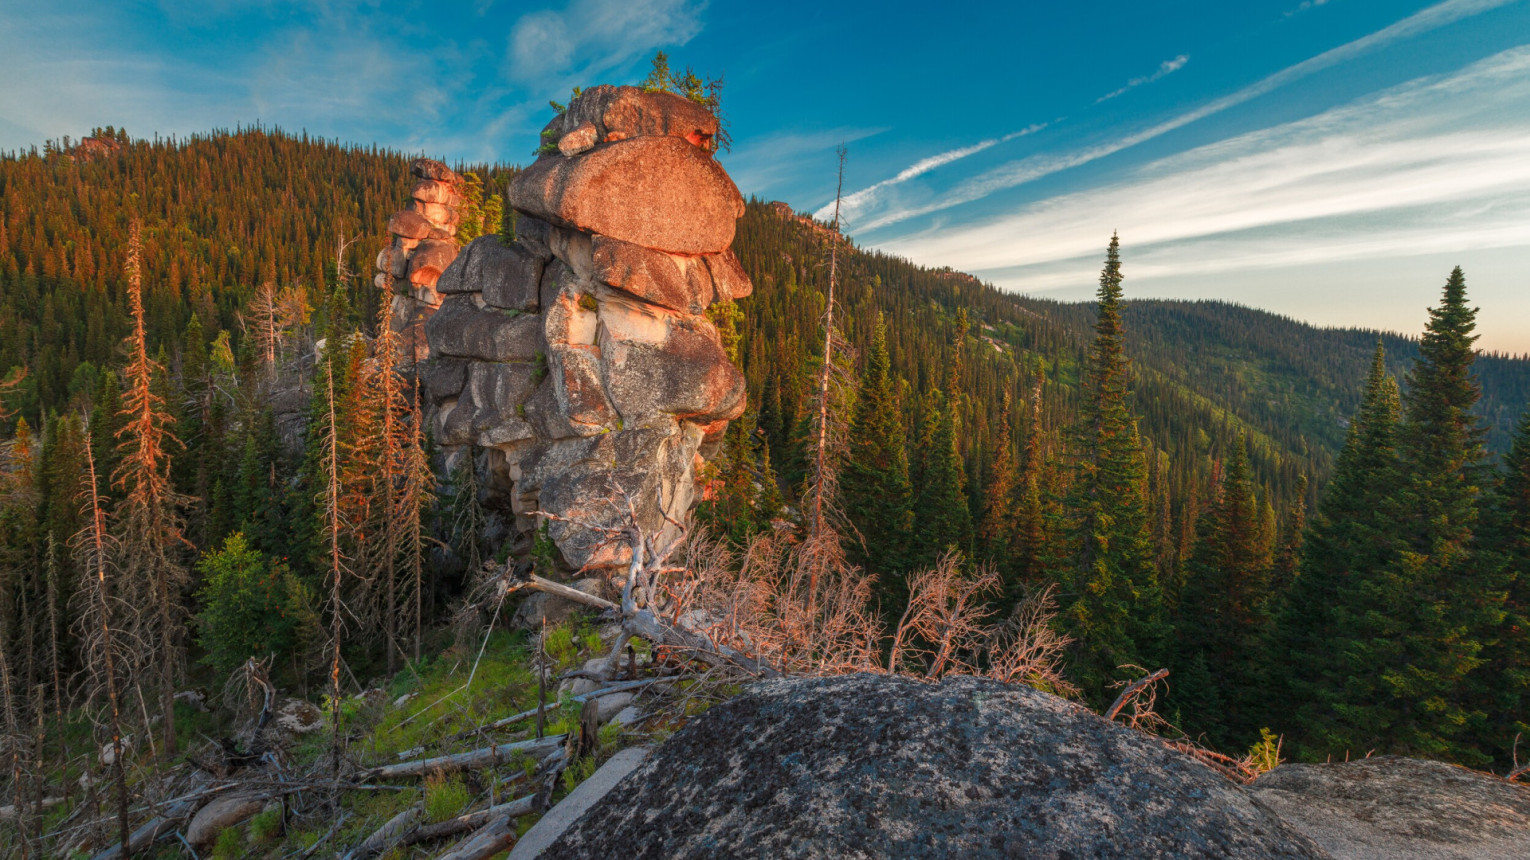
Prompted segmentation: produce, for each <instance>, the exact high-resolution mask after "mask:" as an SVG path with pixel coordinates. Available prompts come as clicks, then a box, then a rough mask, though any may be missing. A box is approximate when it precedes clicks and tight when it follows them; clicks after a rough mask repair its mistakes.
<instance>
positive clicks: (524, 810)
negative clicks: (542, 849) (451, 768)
mask: <svg viewBox="0 0 1530 860" xmlns="http://www.w3.org/2000/svg"><path fill="white" fill-rule="evenodd" d="M535 801H536V795H534V794H531V795H527V796H525V797H522V798H520V799H519V800H512V801H510V802H509V803H501V804H499V805H498V806H491V807H489V808H488V809H481V810H479V811H477V812H469V813H467V814H466V815H459V816H457V817H456V818H448V819H446V820H445V821H442V822H438V823H436V824H426V825H422V826H420V827H416V828H415V829H414V830H411V831H410V832H408V833H406V834H404V837H403V838H402V839H400V840H399V844H400V845H418V844H419V843H421V842H434V841H435V840H437V839H445V838H446V837H448V836H456V835H457V834H459V833H466V832H468V831H469V830H477V829H479V828H481V827H483V826H484V825H486V824H490V823H492V822H493V821H494V819H495V818H497V817H499V816H505V817H507V818H512V819H514V818H519V817H521V816H522V815H530V814H531V813H533V812H536V811H537V808H536V803H535Z"/></svg>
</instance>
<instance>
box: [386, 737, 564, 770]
mask: <svg viewBox="0 0 1530 860" xmlns="http://www.w3.org/2000/svg"><path fill="white" fill-rule="evenodd" d="M564 739H565V736H564V735H553V736H551V737H545V738H534V739H532V740H527V741H516V742H515V743H509V744H499V745H497V746H492V747H484V748H483V749H476V750H470V751H468V752H464V753H454V754H452V755H443V756H436V757H435V758H426V759H417V760H415V761H406V762H403V763H400V764H390V765H384V766H382V767H378V768H373V769H372V770H369V771H367V773H366V777H367V778H368V779H398V778H399V777H405V776H425V775H426V774H432V773H455V772H457V771H459V770H476V769H478V768H484V767H488V766H490V765H494V764H499V763H501V762H505V761H509V759H510V758H511V756H515V755H526V756H530V757H531V758H533V759H536V760H537V761H541V760H542V759H544V758H547V757H548V756H549V755H551V754H552V753H553V751H554V750H557V749H559V748H561V747H562V746H563V742H564Z"/></svg>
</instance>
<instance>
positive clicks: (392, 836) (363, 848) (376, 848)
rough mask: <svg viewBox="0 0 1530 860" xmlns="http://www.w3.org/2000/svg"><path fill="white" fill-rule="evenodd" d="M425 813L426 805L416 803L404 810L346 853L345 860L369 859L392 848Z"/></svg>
mask: <svg viewBox="0 0 1530 860" xmlns="http://www.w3.org/2000/svg"><path fill="white" fill-rule="evenodd" d="M424 814H425V805H424V804H423V803H415V804H413V805H411V806H410V807H409V808H408V809H405V810H404V811H403V812H400V813H399V814H397V815H395V816H393V817H392V818H390V819H388V820H387V821H385V822H383V826H381V827H379V828H377V829H376V830H374V831H372V835H371V836H368V837H367V838H366V839H365V840H363V841H362V843H361V844H360V845H358V846H356V848H355V849H354V850H352V851H351V853H349V854H347V855H345V860H368V858H370V857H376V856H377V855H379V854H381V853H383V852H384V851H387V850H388V849H390V848H392V847H393V846H394V844H396V843H398V842H399V841H400V840H401V839H402V838H403V837H404V835H405V834H406V833H408V832H409V830H410V828H412V827H414V826H415V822H416V819H418V818H419V817H420V816H421V815H424Z"/></svg>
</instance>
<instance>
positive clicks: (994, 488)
mask: <svg viewBox="0 0 1530 860" xmlns="http://www.w3.org/2000/svg"><path fill="white" fill-rule="evenodd" d="M993 449H994V450H993V465H992V466H991V467H990V469H989V478H988V486H987V487H986V488H984V491H983V519H982V523H981V525H980V526H979V528H978V548H979V550H980V551H981V552H982V554H983V555H984V557H986V558H987V559H988V560H989V561H991V562H992V563H993V564H994V565H995V566H997V567H998V569H999V570H1001V571H1005V572H1006V573H1007V572H1008V571H1009V570H1010V567H1011V564H1010V554H1009V551H1010V547H1011V545H1012V544H1013V542H1014V536H1015V525H1016V518H1015V501H1016V496H1017V495H1018V494H1017V493H1016V482H1017V479H1018V476H1017V474H1016V471H1017V469H1016V464H1015V453H1014V398H1013V397H1012V395H1011V394H1010V393H1009V392H1007V391H1006V392H1005V393H1004V405H1003V407H1002V408H1001V409H1000V410H999V434H998V436H997V437H996V438H995V439H994V442H993ZM1006 584H1008V583H1006ZM1011 590H1012V589H1010V588H1006V589H1005V591H1011Z"/></svg>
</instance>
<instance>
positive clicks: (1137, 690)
mask: <svg viewBox="0 0 1530 860" xmlns="http://www.w3.org/2000/svg"><path fill="white" fill-rule="evenodd" d="M1167 677H1169V670H1168V669H1159V670H1158V671H1156V672H1153V673H1150V674H1149V675H1147V676H1145V677H1142V678H1138V679H1137V680H1135V681H1133V682H1131V683H1130V684H1127V685H1126V689H1124V690H1122V691H1121V695H1119V696H1117V697H1116V700H1115V701H1114V702H1112V703H1111V705H1110V709H1109V710H1107V711H1106V712H1105V719H1107V720H1111V721H1114V720H1115V718H1116V715H1117V714H1119V713H1121V709H1122V708H1124V707H1126V703H1127V702H1132V705H1133V710H1134V713H1133V715H1132V719H1131V725H1132V726H1133V727H1135V726H1136V725H1137V723H1138V722H1139V720H1140V719H1141V717H1140V716H1139V715H1145V714H1147V713H1152V712H1153V703H1154V699H1155V697H1156V691H1155V690H1154V689H1153V685H1154V684H1156V683H1158V682H1159V681H1162V680H1163V679H1164V678H1167ZM1144 691H1146V692H1147V693H1148V698H1147V699H1146V700H1145V702H1144V703H1143V706H1142V707H1138V704H1137V701H1136V699H1137V697H1138V696H1140V695H1141V694H1142V693H1143V692H1144Z"/></svg>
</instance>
